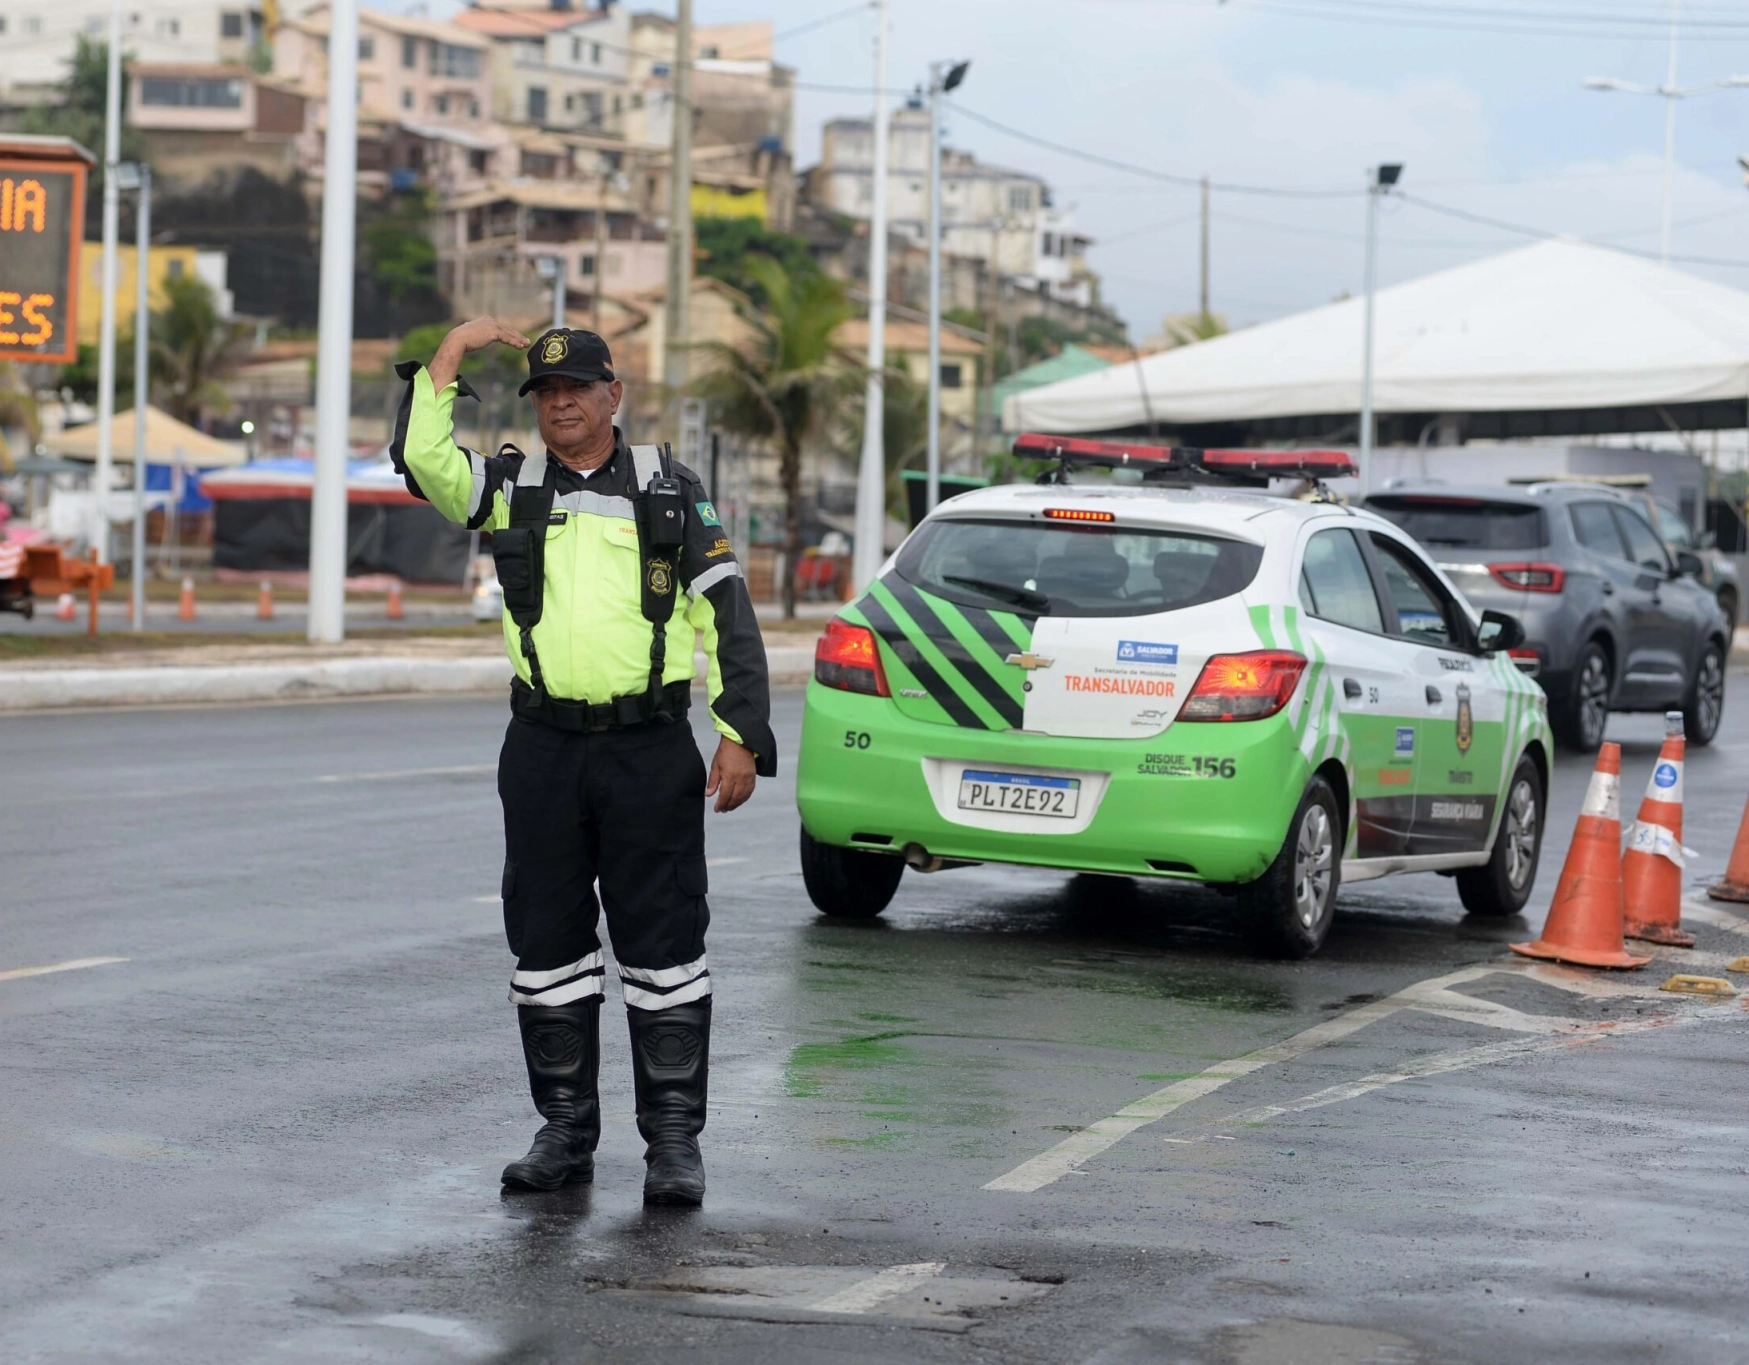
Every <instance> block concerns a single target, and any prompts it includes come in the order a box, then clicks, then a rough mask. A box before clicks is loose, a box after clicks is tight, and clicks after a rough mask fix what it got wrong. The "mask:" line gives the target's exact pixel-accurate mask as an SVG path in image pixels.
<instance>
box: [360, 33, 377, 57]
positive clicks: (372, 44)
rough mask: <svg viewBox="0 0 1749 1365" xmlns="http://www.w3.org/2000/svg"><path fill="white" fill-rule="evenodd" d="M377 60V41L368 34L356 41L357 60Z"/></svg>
mask: <svg viewBox="0 0 1749 1365" xmlns="http://www.w3.org/2000/svg"><path fill="white" fill-rule="evenodd" d="M376 59H377V40H376V39H375V38H374V37H372V36H371V35H369V34H366V35H364V36H363V37H361V38H360V39H359V40H358V60H359V61H361V62H374V61H375V60H376Z"/></svg>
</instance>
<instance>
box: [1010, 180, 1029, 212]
mask: <svg viewBox="0 0 1749 1365" xmlns="http://www.w3.org/2000/svg"><path fill="white" fill-rule="evenodd" d="M1008 211H1009V212H1010V213H1031V212H1032V186H1031V185H1010V186H1009V187H1008Z"/></svg>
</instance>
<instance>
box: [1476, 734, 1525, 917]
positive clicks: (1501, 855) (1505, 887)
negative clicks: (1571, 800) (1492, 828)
mask: <svg viewBox="0 0 1749 1365" xmlns="http://www.w3.org/2000/svg"><path fill="white" fill-rule="evenodd" d="M1546 814H1547V812H1546V811H1545V809H1544V806H1543V780H1542V774H1540V773H1539V772H1538V771H1537V767H1536V764H1535V763H1534V762H1532V761H1531V758H1530V755H1529V754H1525V755H1523V756H1521V757H1520V758H1519V760H1518V766H1517V767H1516V768H1514V769H1513V770H1512V781H1511V783H1510V784H1509V785H1508V786H1507V788H1506V810H1505V812H1504V813H1503V814H1502V815H1501V817H1500V832H1499V833H1498V834H1496V835H1495V836H1494V851H1493V853H1492V854H1491V855H1490V856H1489V858H1488V861H1487V862H1486V863H1484V864H1483V865H1482V866H1481V867H1465V868H1460V869H1459V870H1458V874H1457V890H1458V899H1459V900H1461V901H1462V902H1463V903H1464V909H1465V910H1466V911H1467V912H1469V913H1470V914H1472V915H1475V916H1477V917H1478V918H1480V919H1504V918H1505V917H1506V916H1508V915H1516V914H1517V913H1518V912H1519V911H1520V910H1522V909H1524V903H1525V902H1526V901H1528V900H1529V899H1530V893H1531V891H1532V890H1533V889H1534V888H1535V886H1536V869H1537V863H1538V862H1539V861H1540V860H1541V858H1542V850H1543V826H1544V825H1545V824H1546V823H1547V822H1546V819H1545V816H1546Z"/></svg>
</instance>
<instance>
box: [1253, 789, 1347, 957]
mask: <svg viewBox="0 0 1749 1365" xmlns="http://www.w3.org/2000/svg"><path fill="white" fill-rule="evenodd" d="M1342 837H1343V835H1342V813H1341V808H1340V806H1339V805H1338V803H1337V800H1336V793H1335V792H1334V791H1332V790H1331V788H1330V784H1329V783H1328V782H1326V781H1325V780H1324V779H1323V778H1321V777H1314V778H1313V779H1312V780H1311V781H1310V782H1308V783H1307V784H1306V791H1305V795H1303V796H1302V797H1300V804H1299V806H1298V807H1297V808H1296V809H1295V810H1294V818H1293V819H1292V820H1290V821H1288V826H1287V838H1286V839H1284V840H1283V841H1282V845H1281V850H1280V852H1278V853H1277V854H1276V855H1275V861H1274V862H1272V863H1270V865H1269V867H1268V868H1267V870H1265V872H1264V873H1263V875H1262V876H1261V877H1259V878H1257V880H1256V881H1252V882H1245V883H1243V884H1241V885H1240V887H1239V888H1238V900H1239V911H1240V914H1241V915H1243V916H1244V921H1245V931H1246V936H1247V938H1249V939H1250V941H1251V945H1252V946H1253V947H1254V948H1255V949H1256V950H1257V951H1258V952H1260V953H1264V954H1267V955H1268V956H1270V957H1286V958H1305V957H1310V956H1311V955H1312V954H1313V953H1315V952H1317V951H1318V949H1319V948H1321V947H1322V946H1323V944H1324V936H1325V935H1326V934H1328V933H1329V932H1330V921H1331V920H1332V919H1333V918H1335V915H1336V889H1337V887H1338V885H1339V884H1340V883H1341V880H1342Z"/></svg>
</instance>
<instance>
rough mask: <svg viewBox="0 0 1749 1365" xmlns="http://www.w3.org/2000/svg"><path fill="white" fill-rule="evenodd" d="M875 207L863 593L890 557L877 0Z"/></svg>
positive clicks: (882, 73)
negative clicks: (886, 549)
mask: <svg viewBox="0 0 1749 1365" xmlns="http://www.w3.org/2000/svg"><path fill="white" fill-rule="evenodd" d="M873 131H874V171H873V175H874V185H873V190H874V209H873V215H872V217H871V218H870V220H869V227H868V359H867V366H868V380H867V383H866V385H865V387H864V389H863V406H862V459H861V461H860V462H859V463H858V465H857V471H856V540H855V543H854V545H853V546H852V551H853V557H852V559H851V564H850V568H851V579H852V581H853V582H854V584H855V586H856V590H857V591H858V592H861V591H862V590H863V589H864V588H866V587H867V586H868V585H869V584H870V583H871V582H872V581H873V580H874V576H875V575H876V574H877V573H879V572H880V567H881V562H882V561H883V560H884V559H885V558H886V555H885V553H884V550H885V539H886V525H887V455H886V430H885V418H886V408H885V404H886V386H885V382H884V377H883V372H884V371H885V369H886V364H887V0H875V70H874V130H873Z"/></svg>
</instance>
